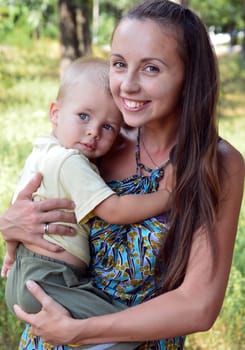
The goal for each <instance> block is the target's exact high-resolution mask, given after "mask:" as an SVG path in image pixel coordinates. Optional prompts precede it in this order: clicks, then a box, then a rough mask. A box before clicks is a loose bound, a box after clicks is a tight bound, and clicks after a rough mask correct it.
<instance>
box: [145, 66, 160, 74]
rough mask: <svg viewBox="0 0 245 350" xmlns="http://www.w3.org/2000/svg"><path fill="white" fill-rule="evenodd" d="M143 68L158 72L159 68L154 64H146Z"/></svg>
mask: <svg viewBox="0 0 245 350" xmlns="http://www.w3.org/2000/svg"><path fill="white" fill-rule="evenodd" d="M145 70H146V71H147V72H153V73H154V72H159V68H158V67H156V66H150V65H149V66H146V67H145Z"/></svg>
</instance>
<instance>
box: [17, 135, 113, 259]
mask: <svg viewBox="0 0 245 350" xmlns="http://www.w3.org/2000/svg"><path fill="white" fill-rule="evenodd" d="M37 172H41V173H42V174H43V181H42V184H41V186H40V187H39V188H38V190H37V192H36V193H34V194H33V200H43V199H46V198H68V199H72V200H73V202H74V203H75V215H76V218H77V222H79V223H80V224H78V225H74V224H72V223H71V224H67V223H63V224H64V225H69V226H72V227H75V228H76V231H77V235H76V236H73V237H68V236H60V235H44V237H45V239H47V240H48V241H50V242H52V243H55V244H57V245H59V246H61V247H63V248H64V249H65V250H67V251H68V252H70V253H71V254H73V255H75V256H77V257H78V258H80V259H82V260H83V261H84V262H85V263H87V264H89V261H90V255H89V243H88V235H89V231H90V227H89V225H88V224H87V221H88V219H89V218H90V217H91V216H92V215H93V213H92V211H93V209H94V208H95V207H96V206H97V205H98V204H100V203H101V202H102V201H103V200H105V199H106V198H108V197H109V196H111V195H113V194H114V192H113V191H112V190H111V189H110V188H109V187H108V186H107V185H106V183H105V182H104V180H103V179H102V178H101V177H100V175H99V172H98V169H97V167H96V166H95V165H94V164H92V163H91V162H90V161H89V160H88V158H86V157H85V156H84V155H83V154H81V153H79V152H78V151H77V150H73V149H66V148H64V147H63V146H61V145H60V144H59V142H58V140H57V139H56V138H54V137H52V136H41V137H38V138H37V139H36V140H35V141H34V143H33V150H32V152H31V154H30V155H29V156H28V158H27V159H26V162H25V166H24V169H23V171H22V173H21V176H20V179H19V182H18V184H17V187H16V190H15V193H14V196H13V201H14V200H15V199H16V197H17V195H18V193H19V192H20V191H21V190H22V189H23V188H24V187H25V185H26V184H27V183H28V182H29V181H30V179H31V178H32V177H33V176H34V174H36V173H37Z"/></svg>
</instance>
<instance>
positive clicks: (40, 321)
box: [14, 281, 72, 345]
mask: <svg viewBox="0 0 245 350" xmlns="http://www.w3.org/2000/svg"><path fill="white" fill-rule="evenodd" d="M26 285H27V288H28V289H29V291H30V292H31V293H32V294H33V295H34V297H35V298H36V299H37V300H39V301H40V303H41V304H42V310H41V311H40V312H39V313H37V314H28V313H26V312H25V311H23V310H22V309H21V307H20V306H19V305H14V311H15V313H16V316H17V317H18V318H19V319H20V320H22V321H24V322H25V323H28V324H30V325H31V333H32V334H33V335H37V336H40V337H42V340H43V342H47V343H49V344H52V345H60V344H67V341H68V334H69V333H68V332H69V323H70V322H71V320H72V318H71V316H70V314H69V312H68V311H67V310H66V309H65V308H63V307H62V306H61V305H60V304H58V303H57V302H56V301H54V300H53V299H52V298H51V297H49V296H48V295H47V294H46V293H45V292H44V291H43V289H42V288H41V287H40V286H39V285H38V284H37V283H35V282H33V281H27V283H26ZM59 329H65V330H67V332H65V333H66V334H64V332H63V331H61V332H60V331H57V330H59Z"/></svg>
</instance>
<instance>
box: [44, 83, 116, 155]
mask: <svg viewBox="0 0 245 350" xmlns="http://www.w3.org/2000/svg"><path fill="white" fill-rule="evenodd" d="M57 106H58V108H57V117H56V122H55V126H54V135H55V136H56V137H57V138H58V140H59V142H60V143H61V144H62V145H63V146H64V147H66V148H73V149H77V150H79V151H80V152H81V153H83V154H84V155H85V156H86V157H88V158H89V159H93V158H97V157H100V156H103V155H104V154H105V153H107V152H108V151H109V150H110V148H111V146H112V145H113V143H114V141H115V139H116V137H117V135H118V133H119V131H120V127H121V126H122V116H121V113H120V112H119V110H118V108H117V107H116V105H115V103H114V101H113V98H112V97H111V96H110V94H109V92H107V91H105V89H103V88H102V87H101V86H99V85H98V86H97V85H96V84H94V83H92V82H89V81H86V84H85V83H84V82H80V83H79V84H75V85H74V86H71V87H70V88H69V92H68V94H67V96H65V97H64V98H63V99H62V101H60V102H57ZM51 120H52V119H51ZM52 122H53V120H52ZM53 124H54V122H53Z"/></svg>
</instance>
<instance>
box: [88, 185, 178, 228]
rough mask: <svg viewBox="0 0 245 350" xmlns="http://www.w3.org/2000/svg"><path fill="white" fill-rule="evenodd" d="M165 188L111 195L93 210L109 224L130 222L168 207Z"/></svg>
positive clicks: (142, 218) (154, 214) (168, 202)
mask: <svg viewBox="0 0 245 350" xmlns="http://www.w3.org/2000/svg"><path fill="white" fill-rule="evenodd" d="M170 197H171V193H170V192H169V191H168V190H167V189H161V190H159V191H157V192H153V193H147V194H129V195H124V196H118V195H116V194H115V195H112V196H110V197H108V198H107V199H105V200H104V201H103V202H102V203H101V204H99V205H98V206H97V207H96V208H95V209H94V210H93V212H94V213H95V214H96V215H97V216H99V217H101V218H102V219H104V220H105V221H107V222H109V223H111V224H130V223H135V222H138V221H142V220H144V219H146V218H150V217H152V216H156V215H159V214H161V213H163V212H165V211H167V210H168V209H170V203H171V200H170Z"/></svg>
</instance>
